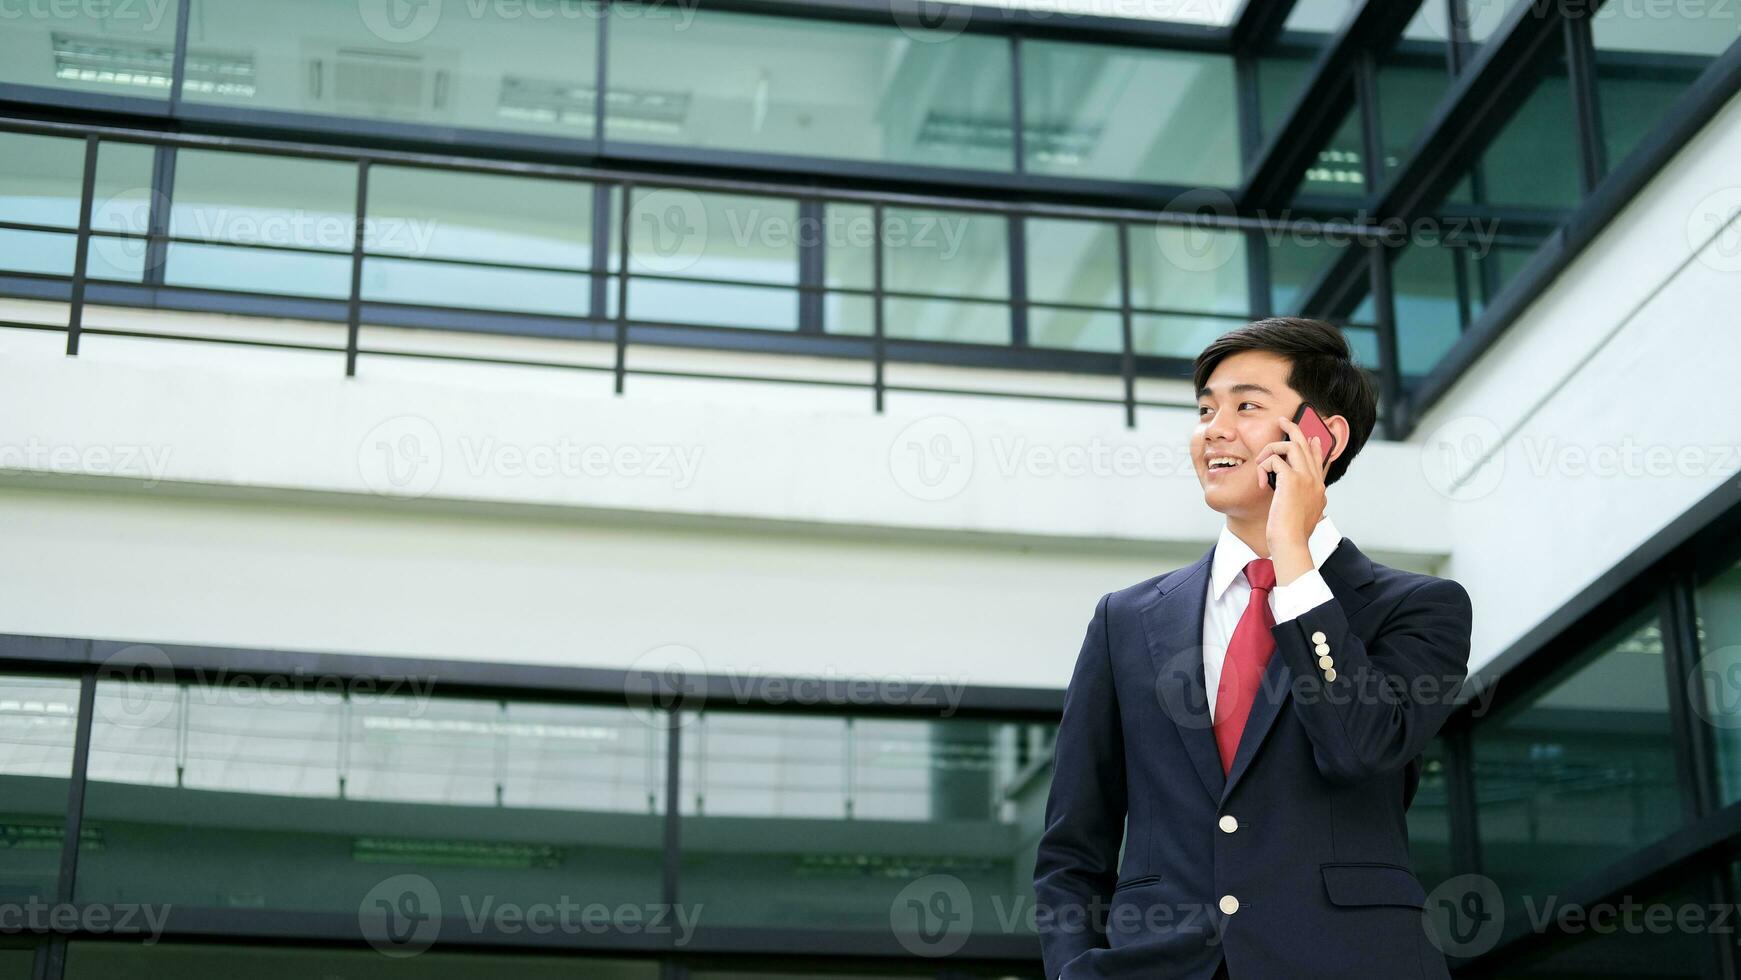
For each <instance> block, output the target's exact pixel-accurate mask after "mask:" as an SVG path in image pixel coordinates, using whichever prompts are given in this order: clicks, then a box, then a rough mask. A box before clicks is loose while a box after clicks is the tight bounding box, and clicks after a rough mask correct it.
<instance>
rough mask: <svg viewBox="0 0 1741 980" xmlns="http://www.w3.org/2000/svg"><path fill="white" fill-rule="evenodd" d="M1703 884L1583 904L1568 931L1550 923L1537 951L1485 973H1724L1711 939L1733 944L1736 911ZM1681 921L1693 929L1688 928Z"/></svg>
mask: <svg viewBox="0 0 1741 980" xmlns="http://www.w3.org/2000/svg"><path fill="white" fill-rule="evenodd" d="M1707 880H1708V879H1707V878H1706V877H1705V876H1703V875H1699V876H1694V877H1691V878H1683V879H1682V880H1680V881H1677V882H1674V883H1672V884H1671V885H1670V886H1669V887H1667V888H1662V887H1652V888H1651V889H1650V890H1648V891H1646V890H1643V889H1628V890H1627V892H1626V893H1625V894H1623V895H1622V896H1620V897H1619V898H1618V899H1613V900H1610V901H1607V902H1601V903H1595V904H1591V905H1589V906H1587V907H1585V909H1584V910H1583V911H1584V913H1585V914H1584V916H1582V917H1580V918H1575V919H1572V920H1570V921H1571V922H1573V924H1574V929H1573V930H1565V929H1562V928H1560V927H1558V926H1557V925H1556V924H1555V922H1557V920H1549V922H1548V923H1547V924H1545V925H1543V926H1542V927H1541V929H1542V931H1543V932H1546V933H1548V934H1549V936H1550V939H1549V942H1547V943H1545V944H1542V948H1541V949H1540V951H1538V952H1534V953H1529V954H1525V955H1524V956H1523V957H1521V958H1519V959H1518V960H1516V961H1514V962H1511V963H1507V964H1506V965H1504V966H1503V967H1502V968H1500V969H1498V970H1495V971H1493V972H1491V973H1488V974H1485V975H1486V976H1490V977H1493V978H1494V980H1524V978H1530V980H1540V978H1556V977H1557V978H1568V980H1569V978H1574V977H1576V978H1582V977H1600V978H1602V980H1705V978H1707V977H1716V976H1722V975H1723V974H1722V971H1721V970H1720V969H1718V967H1717V965H1716V963H1715V955H1714V954H1715V948H1714V946H1713V945H1712V940H1714V939H1715V940H1724V941H1728V942H1733V939H1732V938H1731V937H1732V933H1733V930H1732V928H1731V927H1729V926H1728V925H1726V923H1728V922H1729V921H1730V920H1731V919H1732V917H1733V915H1734V913H1735V907H1734V906H1733V905H1728V906H1718V905H1713V904H1712V902H1711V897H1710V894H1709V891H1708V888H1707V886H1706V881H1707ZM1555 900H1556V907H1554V908H1553V909H1552V911H1553V912H1554V914H1555V915H1559V914H1563V913H1564V911H1565V909H1566V904H1567V903H1566V901H1565V900H1563V899H1559V898H1558V897H1557V896H1556V897H1555ZM1547 901H1548V900H1547V899H1546V898H1545V897H1544V898H1543V899H1540V900H1538V902H1537V909H1538V911H1537V912H1536V915H1537V916H1538V917H1540V916H1542V915H1544V914H1546V911H1547V910H1548V909H1549V906H1548V904H1547ZM1513 914H1519V913H1515V912H1514V913H1513ZM1525 914H1526V913H1525ZM1682 923H1697V925H1696V926H1694V927H1693V928H1686V927H1685V926H1683V925H1682Z"/></svg>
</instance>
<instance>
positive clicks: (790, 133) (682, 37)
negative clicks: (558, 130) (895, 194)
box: [605, 3, 1015, 171]
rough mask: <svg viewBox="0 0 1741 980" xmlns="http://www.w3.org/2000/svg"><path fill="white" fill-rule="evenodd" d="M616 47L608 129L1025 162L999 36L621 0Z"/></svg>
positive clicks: (806, 152)
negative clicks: (1015, 134)
mask: <svg viewBox="0 0 1741 980" xmlns="http://www.w3.org/2000/svg"><path fill="white" fill-rule="evenodd" d="M610 49H611V50H610V86H611V98H610V102H609V105H608V108H607V110H606V117H605V136H606V138H607V139H611V140H622V141H626V142H633V143H674V144H680V145H684V146H693V147H707V148H712V149H722V150H740V151H744V152H751V153H782V154H788V153H789V154H796V155H803V156H823V157H837V158H847V159H853V160H868V161H875V162H884V163H902V164H923V165H929V166H939V167H968V168H974V169H989V170H1005V171H1007V170H1011V169H1013V167H1014V159H1015V157H1014V149H1013V141H1012V140H1011V139H1010V125H1011V119H1012V115H1013V107H1012V104H1011V93H1012V91H1013V89H1012V83H1011V71H1010V56H1009V47H1008V42H1007V41H1005V40H1003V39H1001V38H994V37H989V36H984V35H975V34H963V35H958V36H955V37H951V38H949V39H948V43H943V44H934V43H927V42H925V41H917V40H914V39H913V38H911V37H909V36H908V35H907V33H905V32H903V31H901V30H899V29H897V28H893V27H883V26H873V25H861V24H846V23H829V22H823V21H801V20H795V19H791V18H782V17H764V16H757V15H751V14H738V13H727V12H723V11H718V10H710V9H706V8H701V9H697V8H696V7H694V6H681V5H676V4H651V5H649V4H639V3H615V4H612V5H611V29H610Z"/></svg>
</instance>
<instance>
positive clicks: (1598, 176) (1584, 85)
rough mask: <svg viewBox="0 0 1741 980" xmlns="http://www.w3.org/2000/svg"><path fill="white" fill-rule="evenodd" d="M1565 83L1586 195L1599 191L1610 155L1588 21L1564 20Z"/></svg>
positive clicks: (1592, 39)
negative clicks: (1603, 135)
mask: <svg viewBox="0 0 1741 980" xmlns="http://www.w3.org/2000/svg"><path fill="white" fill-rule="evenodd" d="M1564 30H1565V43H1566V76H1567V77H1566V80H1567V82H1568V83H1569V85H1568V88H1570V89H1571V93H1572V119H1573V122H1574V124H1575V125H1576V126H1577V127H1578V172H1579V176H1580V177H1581V178H1582V180H1581V183H1582V188H1583V191H1584V193H1585V194H1589V193H1590V192H1591V191H1593V190H1595V189H1596V185H1597V184H1599V183H1601V182H1602V175H1603V174H1605V173H1607V172H1608V159H1607V158H1608V152H1607V147H1606V144H1604V143H1603V141H1602V112H1601V104H1600V102H1599V101H1598V96H1597V93H1596V42H1595V39H1594V38H1593V37H1592V36H1591V34H1590V18H1589V17H1571V16H1568V17H1567V18H1566V20H1565V28H1564Z"/></svg>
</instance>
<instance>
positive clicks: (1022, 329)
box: [1005, 214, 1028, 347]
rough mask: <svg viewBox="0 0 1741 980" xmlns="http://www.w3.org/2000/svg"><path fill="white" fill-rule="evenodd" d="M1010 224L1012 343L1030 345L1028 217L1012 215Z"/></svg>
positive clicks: (1006, 228)
mask: <svg viewBox="0 0 1741 980" xmlns="http://www.w3.org/2000/svg"><path fill="white" fill-rule="evenodd" d="M1005 220H1006V221H1007V222H1008V224H1007V225H1005V230H1006V231H1007V233H1008V240H1009V250H1010V343H1011V345H1013V346H1015V347H1026V346H1028V219H1027V217H1026V216H1024V215H1019V214H1018V215H1011V216H1010V217H1009V218H1007V219H1005Z"/></svg>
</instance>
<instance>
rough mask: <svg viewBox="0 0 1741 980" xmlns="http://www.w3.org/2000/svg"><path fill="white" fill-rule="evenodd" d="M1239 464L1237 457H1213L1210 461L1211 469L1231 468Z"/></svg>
mask: <svg viewBox="0 0 1741 980" xmlns="http://www.w3.org/2000/svg"><path fill="white" fill-rule="evenodd" d="M1238 465H1239V460H1237V459H1226V458H1221V459H1212V460H1210V461H1209V468H1210V469H1231V468H1232V467H1235V466H1238Z"/></svg>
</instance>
